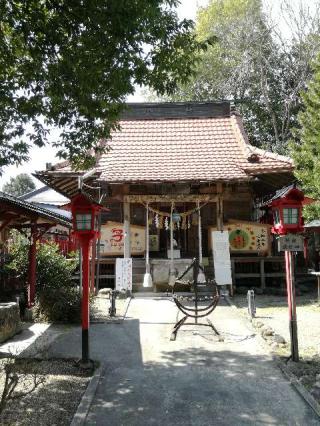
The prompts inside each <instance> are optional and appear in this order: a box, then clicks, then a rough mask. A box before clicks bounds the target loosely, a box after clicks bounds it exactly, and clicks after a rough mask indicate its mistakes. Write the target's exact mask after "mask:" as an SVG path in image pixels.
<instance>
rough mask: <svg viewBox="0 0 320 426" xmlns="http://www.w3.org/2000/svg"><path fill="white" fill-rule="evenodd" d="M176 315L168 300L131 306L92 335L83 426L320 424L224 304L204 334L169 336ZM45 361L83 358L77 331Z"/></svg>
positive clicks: (190, 331) (193, 329) (198, 330)
mask: <svg viewBox="0 0 320 426" xmlns="http://www.w3.org/2000/svg"><path fill="white" fill-rule="evenodd" d="M178 317H179V313H178V311H177V308H176V306H175V305H174V304H173V303H172V302H171V301H170V300H168V299H166V298H163V299H161V298H160V299H159V298H154V299H150V298H149V299H133V300H132V301H131V303H130V306H129V309H128V312H127V316H126V319H125V321H124V322H122V323H121V324H95V325H93V326H92V327H91V329H90V351H91V352H90V355H91V358H93V359H96V360H99V361H100V362H101V363H102V364H103V366H104V374H103V375H102V377H101V379H100V382H99V385H98V388H97V391H96V393H95V396H94V398H93V402H92V405H91V407H90V410H89V413H88V416H87V420H86V424H87V425H106V424H110V425H112V426H118V425H119V426H120V425H124V426H126V425H128V426H140V425H141V426H144V425H163V424H165V425H192V426H206V425H208V426H209V425H210V426H211V425H290V426H291V425H307V426H308V425H319V424H320V420H319V418H318V417H317V415H316V414H315V413H314V412H313V410H312V409H311V408H310V407H309V406H308V405H307V404H306V403H305V401H304V400H303V399H302V398H301V397H300V396H299V395H298V394H297V392H296V391H295V389H294V388H293V387H292V386H291V385H290V383H289V381H288V380H287V379H286V378H285V377H284V376H283V375H282V373H281V372H280V370H279V369H278V368H277V367H276V365H275V363H274V362H273V361H272V358H271V356H270V355H268V354H267V353H266V351H265V348H264V347H263V346H261V345H260V343H259V339H258V338H256V336H255V335H254V334H253V333H252V330H250V329H248V328H247V326H246V322H245V321H244V320H243V319H242V318H241V317H240V315H239V314H238V313H237V312H236V311H235V310H233V309H232V308H231V307H230V306H228V305H227V304H226V303H225V302H224V301H222V302H221V303H220V305H219V306H218V307H217V309H216V310H215V311H214V312H213V314H212V315H211V317H210V319H211V320H212V322H213V323H214V325H215V326H216V327H217V329H218V330H219V331H220V332H221V334H222V335H223V337H224V338H225V341H224V342H219V341H218V339H217V337H216V336H214V335H213V334H212V332H211V331H210V329H209V327H200V326H194V325H191V326H188V327H185V328H183V329H181V331H179V333H178V337H177V340H176V341H174V342H172V341H170V335H171V330H172V327H173V325H174V324H175V322H176V320H177V318H178ZM49 352H50V356H55V357H80V356H81V329H80V328H74V329H72V331H70V332H69V333H66V334H64V335H61V336H60V337H58V338H57V339H56V340H55V341H54V342H53V343H52V345H51V347H50V351H49Z"/></svg>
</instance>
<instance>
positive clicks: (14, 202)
mask: <svg viewBox="0 0 320 426" xmlns="http://www.w3.org/2000/svg"><path fill="white" fill-rule="evenodd" d="M1 203H2V204H3V205H4V206H5V210H4V213H6V209H8V206H12V207H13V208H14V207H15V206H16V207H17V208H19V209H20V210H23V211H25V212H26V217H29V215H32V214H35V215H38V216H39V217H40V218H43V219H48V220H49V221H53V222H57V223H59V224H61V225H64V226H67V227H69V228H70V227H71V216H70V214H69V213H67V212H65V211H63V210H60V211H59V209H57V208H51V209H49V208H44V207H43V206H42V205H40V204H38V203H32V202H30V203H29V202H28V201H24V200H20V199H19V198H17V197H15V196H13V195H10V194H7V193H5V192H2V191H0V205H1ZM0 220H1V209H0Z"/></svg>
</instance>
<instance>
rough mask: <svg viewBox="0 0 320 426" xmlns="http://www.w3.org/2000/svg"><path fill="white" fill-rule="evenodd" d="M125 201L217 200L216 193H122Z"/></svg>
mask: <svg viewBox="0 0 320 426" xmlns="http://www.w3.org/2000/svg"><path fill="white" fill-rule="evenodd" d="M123 201H124V202H125V203H147V202H148V203H159V202H168V203H171V202H181V203H183V202H185V203H196V202H197V201H200V202H210V201H217V195H213V194H191V195H190V194H189V195H188V194H187V195H185V194H181V195H180V194H175V195H124V197H123Z"/></svg>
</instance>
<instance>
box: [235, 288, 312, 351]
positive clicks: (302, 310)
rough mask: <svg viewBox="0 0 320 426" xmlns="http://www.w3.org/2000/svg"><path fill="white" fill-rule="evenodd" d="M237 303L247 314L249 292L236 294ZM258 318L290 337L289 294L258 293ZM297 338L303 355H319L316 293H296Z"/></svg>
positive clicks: (286, 338)
mask: <svg viewBox="0 0 320 426" xmlns="http://www.w3.org/2000/svg"><path fill="white" fill-rule="evenodd" d="M233 301H234V303H235V304H236V305H237V306H238V307H239V308H240V310H241V312H242V313H243V314H245V315H247V306H248V305H247V300H246V296H240V295H239V296H235V297H234V298H233ZM255 301H256V307H257V313H256V318H257V320H261V321H262V322H263V323H264V324H265V325H268V326H270V327H271V328H273V329H274V330H275V332H276V333H278V334H280V335H281V336H283V337H284V338H285V340H286V341H287V342H289V341H290V336H289V314H288V304H287V298H286V297H281V296H268V295H256V298H255ZM297 321H298V338H299V349H300V353H301V355H304V356H310V357H312V356H316V355H320V306H318V304H317V300H316V299H315V298H314V297H313V295H303V296H298V297H297Z"/></svg>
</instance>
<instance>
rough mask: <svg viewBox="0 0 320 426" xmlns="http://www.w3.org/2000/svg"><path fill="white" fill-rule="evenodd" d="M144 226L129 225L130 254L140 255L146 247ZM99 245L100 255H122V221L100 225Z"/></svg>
mask: <svg viewBox="0 0 320 426" xmlns="http://www.w3.org/2000/svg"><path fill="white" fill-rule="evenodd" d="M145 234H146V233H145V227H144V226H139V225H130V245H131V254H133V255H139V254H140V255H142V254H144V252H145V249H146V235H145ZM100 244H101V245H100V247H101V249H100V250H101V251H100V253H101V255H102V256H110V255H111V256H112V255H113V256H117V255H122V254H123V250H124V229H123V223H118V222H108V223H107V224H106V225H103V226H102V227H101V237H100Z"/></svg>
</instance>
